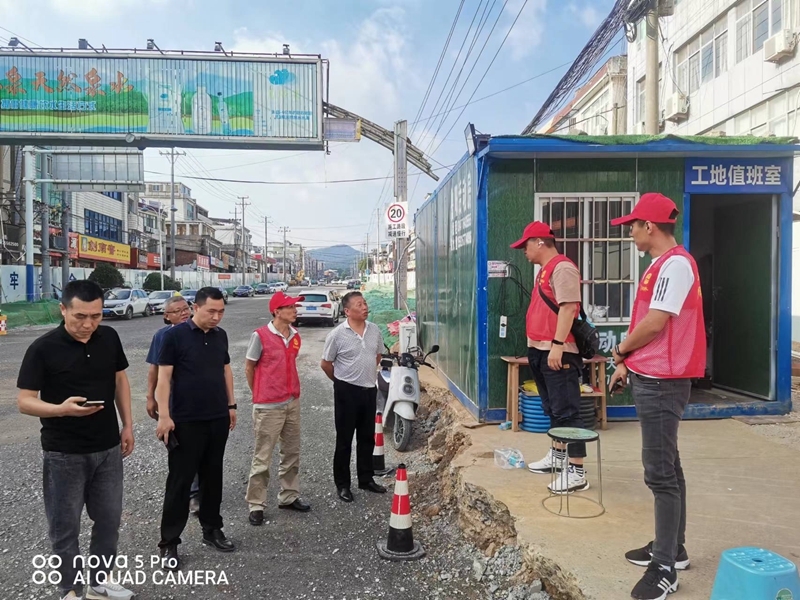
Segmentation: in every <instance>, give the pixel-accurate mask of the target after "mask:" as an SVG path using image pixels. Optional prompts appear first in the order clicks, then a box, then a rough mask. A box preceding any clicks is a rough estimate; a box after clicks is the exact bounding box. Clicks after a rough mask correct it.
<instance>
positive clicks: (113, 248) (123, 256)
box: [78, 235, 131, 265]
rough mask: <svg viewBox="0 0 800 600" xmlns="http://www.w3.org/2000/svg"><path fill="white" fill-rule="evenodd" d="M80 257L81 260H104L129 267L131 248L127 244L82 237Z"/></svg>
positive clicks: (79, 246) (79, 249) (79, 247)
mask: <svg viewBox="0 0 800 600" xmlns="http://www.w3.org/2000/svg"><path fill="white" fill-rule="evenodd" d="M78 256H79V257H80V258H89V259H92V260H103V261H106V262H113V263H121V264H126V265H127V264H130V262H131V247H130V246H128V245H127V244H120V243H119V242H112V241H109V240H101V239H99V238H96V237H91V236H88V235H81V236H80V243H79V245H78Z"/></svg>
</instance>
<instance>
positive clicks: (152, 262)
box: [147, 252, 161, 269]
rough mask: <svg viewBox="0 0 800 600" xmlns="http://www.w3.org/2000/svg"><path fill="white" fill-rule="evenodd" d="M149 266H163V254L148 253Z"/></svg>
mask: <svg viewBox="0 0 800 600" xmlns="http://www.w3.org/2000/svg"><path fill="white" fill-rule="evenodd" d="M147 266H148V267H149V268H155V269H157V268H159V267H160V266H161V255H160V254H155V253H154V252H148V253H147Z"/></svg>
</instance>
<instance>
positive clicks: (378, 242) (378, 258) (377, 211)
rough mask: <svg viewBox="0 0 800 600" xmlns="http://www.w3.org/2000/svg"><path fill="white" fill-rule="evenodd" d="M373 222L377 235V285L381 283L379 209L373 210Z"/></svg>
mask: <svg viewBox="0 0 800 600" xmlns="http://www.w3.org/2000/svg"><path fill="white" fill-rule="evenodd" d="M375 223H376V229H377V232H376V233H377V234H378V235H377V237H376V238H375V244H376V249H375V265H376V266H375V270H376V271H377V272H378V285H383V275H381V209H380V208H379V209H377V210H376V211H375Z"/></svg>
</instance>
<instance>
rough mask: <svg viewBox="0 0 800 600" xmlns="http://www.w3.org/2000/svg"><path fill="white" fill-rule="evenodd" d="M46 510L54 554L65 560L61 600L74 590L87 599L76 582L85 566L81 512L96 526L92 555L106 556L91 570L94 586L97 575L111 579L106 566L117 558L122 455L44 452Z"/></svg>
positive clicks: (115, 450) (116, 452)
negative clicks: (81, 551)
mask: <svg viewBox="0 0 800 600" xmlns="http://www.w3.org/2000/svg"><path fill="white" fill-rule="evenodd" d="M43 474H44V477H43V479H44V508H45V513H46V514H47V523H48V526H49V533H50V542H51V543H52V546H53V554H55V555H57V556H59V557H60V558H61V567H60V568H59V569H58V571H59V573H60V574H61V583H59V584H58V585H59V588H60V589H61V592H62V594H61V595H62V596H65V595H66V594H67V593H68V592H69V591H70V590H75V593H76V594H78V595H79V596H82V595H83V584H82V583H81V582H79V581H76V576H77V574H78V572H79V571H82V568H81V567H82V563H81V562H80V561H78V562H77V564H76V562H75V557H76V556H79V555H80V548H79V547H78V535H79V534H80V531H81V513H82V512H83V507H84V506H86V512H87V514H88V515H89V518H90V519H91V520H92V521H93V525H92V538H91V542H90V543H89V553H88V555H86V558H87V560H88V556H97V557H105V558H106V560H105V561H104V560H101V561H100V563H101V566H100V567H98V568H97V569H90V573H89V582H90V583H91V584H96V583H97V582H98V579H97V577H98V575H99V574H100V573H103V574H105V575H107V574H108V570H107V569H105V568H103V567H102V565H103V564H110V562H111V560H113V559H114V557H115V556H116V554H117V541H118V540H119V524H120V518H121V516H122V452H121V450H120V447H119V446H118V445H117V446H114V447H113V448H111V449H110V450H104V451H102V452H92V453H89V454H65V453H63V452H48V451H45V452H44V470H43Z"/></svg>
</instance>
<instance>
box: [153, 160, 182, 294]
mask: <svg viewBox="0 0 800 600" xmlns="http://www.w3.org/2000/svg"><path fill="white" fill-rule="evenodd" d="M159 154H160V155H161V156H166V157H167V158H168V159H169V201H170V208H169V210H170V213H171V218H170V230H169V247H170V251H171V255H170V256H171V260H170V261H169V276H170V277H171V278H172V279H173V281H174V280H175V213H176V212H177V211H178V209H177V208H175V161H176V160H178V157H179V156H186V152H176V151H175V148H170V150H169V152H166V151H163V150H162V151H161V152H159ZM161 261H162V262H163V261H164V257H163V256H162V257H161Z"/></svg>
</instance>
